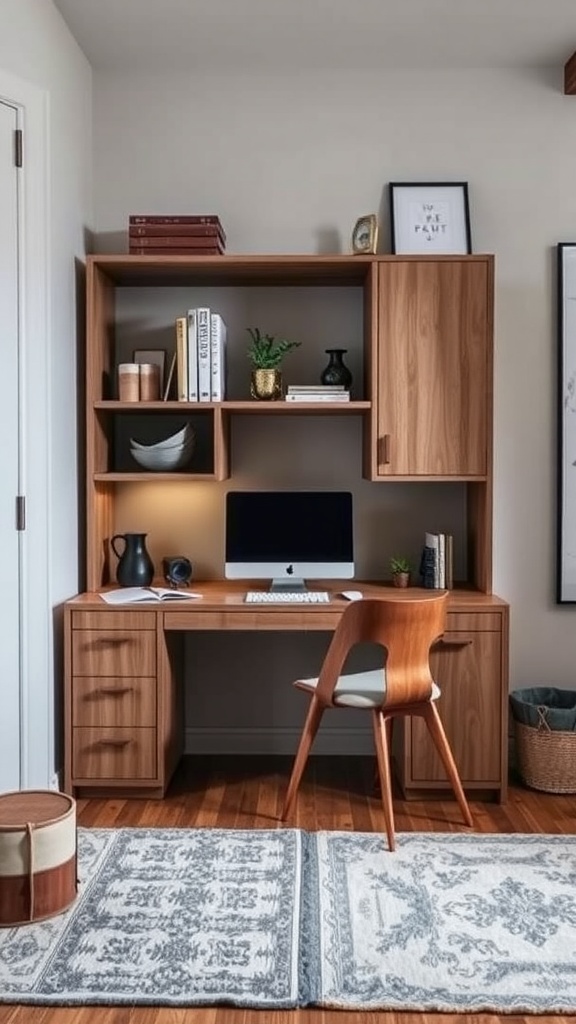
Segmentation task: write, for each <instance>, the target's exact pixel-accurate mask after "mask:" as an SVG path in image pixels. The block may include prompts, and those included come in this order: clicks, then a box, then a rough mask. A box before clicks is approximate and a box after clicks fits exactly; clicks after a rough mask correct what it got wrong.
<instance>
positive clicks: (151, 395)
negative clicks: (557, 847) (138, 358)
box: [140, 363, 160, 402]
mask: <svg viewBox="0 0 576 1024" xmlns="http://www.w3.org/2000/svg"><path fill="white" fill-rule="evenodd" d="M159 399H160V367H159V366H158V364H157V363H140V401H141V402H158V401H159Z"/></svg>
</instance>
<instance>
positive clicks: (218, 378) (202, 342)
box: [175, 306, 227, 402]
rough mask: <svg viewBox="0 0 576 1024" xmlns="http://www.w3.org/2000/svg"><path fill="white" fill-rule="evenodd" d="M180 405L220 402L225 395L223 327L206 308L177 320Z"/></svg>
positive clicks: (224, 336) (217, 318)
mask: <svg viewBox="0 0 576 1024" xmlns="http://www.w3.org/2000/svg"><path fill="white" fill-rule="evenodd" d="M175 330H176V380H177V389H178V401H179V402H221V401H222V400H223V399H224V398H225V394H226V333H227V332H226V323H225V322H224V320H223V318H222V316H221V315H220V313H217V312H216V311H215V310H212V309H209V308H208V307H207V306H198V307H196V308H194V309H189V310H188V311H187V313H186V315H185V316H179V317H177V318H176V325H175Z"/></svg>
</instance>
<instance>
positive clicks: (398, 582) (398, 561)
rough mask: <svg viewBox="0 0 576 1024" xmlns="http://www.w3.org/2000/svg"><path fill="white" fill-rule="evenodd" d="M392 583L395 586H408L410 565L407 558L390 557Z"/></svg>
mask: <svg viewBox="0 0 576 1024" xmlns="http://www.w3.org/2000/svg"><path fill="white" fill-rule="evenodd" d="M390 568H391V570H392V583H393V584H394V586H395V587H409V586H410V573H411V572H412V565H411V563H410V561H409V559H408V558H391V559H390Z"/></svg>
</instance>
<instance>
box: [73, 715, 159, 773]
mask: <svg viewBox="0 0 576 1024" xmlns="http://www.w3.org/2000/svg"><path fill="white" fill-rule="evenodd" d="M72 743H73V749H72V775H73V778H74V780H75V782H76V783H77V784H78V780H85V779H90V780H93V779H101V780H104V779H106V780H107V781H115V780H116V779H135V780H137V781H138V782H140V781H142V780H147V779H155V778H156V775H157V761H156V729H129V728H122V729H120V728H115V729H86V728H78V729H74V736H73V741H72Z"/></svg>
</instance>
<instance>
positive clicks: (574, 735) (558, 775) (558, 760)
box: [514, 718, 576, 793]
mask: <svg viewBox="0 0 576 1024" xmlns="http://www.w3.org/2000/svg"><path fill="white" fill-rule="evenodd" d="M514 730H515V736H516V756H517V760H518V770H519V772H520V775H521V777H522V781H523V782H525V783H526V785H527V786H531V787H532V789H541V790H543V791H544V792H545V793H576V732H562V731H561V730H557V729H550V727H549V725H547V724H546V722H545V721H544V720H543V719H542V718H541V721H540V725H538V726H531V725H523V724H522V723H521V722H517V721H514Z"/></svg>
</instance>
